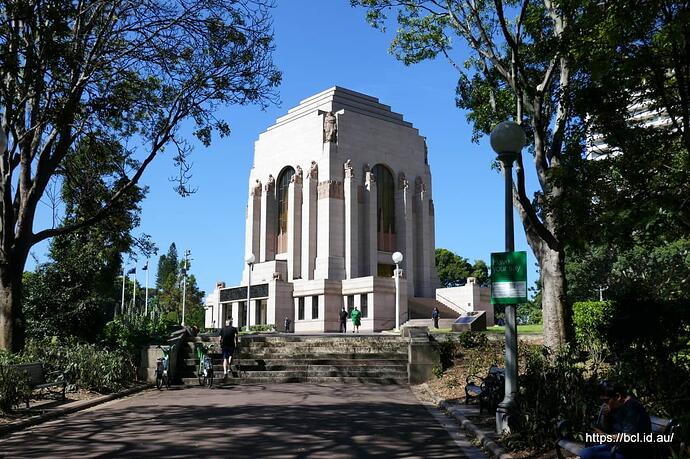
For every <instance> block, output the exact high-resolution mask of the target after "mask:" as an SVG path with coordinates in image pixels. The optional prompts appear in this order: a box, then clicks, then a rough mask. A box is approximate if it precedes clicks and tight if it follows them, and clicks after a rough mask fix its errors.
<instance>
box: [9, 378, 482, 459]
mask: <svg viewBox="0 0 690 459" xmlns="http://www.w3.org/2000/svg"><path fill="white" fill-rule="evenodd" d="M439 421H440V422H444V417H443V416H440V415H439V414H438V413H437V412H434V410H430V409H429V408H427V407H426V406H425V405H422V404H420V403H419V402H418V401H417V399H416V398H415V397H414V395H413V394H412V393H411V392H410V390H409V388H407V387H399V386H366V385H342V386H332V385H329V386H322V385H314V384H280V385H266V386H262V385H256V386H234V387H231V388H227V389H211V390H209V389H203V388H187V389H178V390H175V389H172V390H169V391H167V390H163V391H156V390H150V391H146V392H144V393H141V394H138V395H134V396H131V397H129V398H125V399H121V400H116V401H113V402H109V403H106V404H103V405H100V406H98V407H95V408H92V409H89V410H86V411H83V412H80V413H76V414H73V415H70V416H67V417H65V418H63V419H59V420H56V421H52V422H49V423H46V424H43V425H40V426H36V427H33V428H31V429H28V430H25V431H22V432H18V433H16V434H14V435H11V436H9V437H7V438H2V439H0V457H8V458H21V457H41V458H46V457H61V458H80V459H81V458H87V457H142V456H145V457H166V458H181V457H203V458H208V457H225V458H237V457H247V458H263V457H281V458H282V457H285V458H288V457H296V458H307V457H310V458H311V457H314V458H329V459H330V458H350V457H381V458H393V457H406V458H409V457H419V458H451V457H452V458H472V459H477V458H484V457H485V456H484V455H483V454H482V453H481V452H480V451H479V450H478V449H476V448H474V447H472V446H469V442H468V441H467V440H466V439H465V438H464V437H463V436H462V435H460V434H458V433H457V432H456V431H455V430H454V426H453V424H452V423H450V424H449V423H447V422H444V424H446V427H449V428H448V430H446V428H444V427H443V426H442V425H441V424H440V423H439Z"/></svg>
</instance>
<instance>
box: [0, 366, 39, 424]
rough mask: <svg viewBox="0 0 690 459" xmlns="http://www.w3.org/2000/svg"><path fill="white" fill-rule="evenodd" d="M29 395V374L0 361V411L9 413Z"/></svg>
mask: <svg viewBox="0 0 690 459" xmlns="http://www.w3.org/2000/svg"><path fill="white" fill-rule="evenodd" d="M30 395H31V387H30V386H29V375H27V374H26V373H24V372H19V371H17V370H15V369H14V368H12V367H11V366H10V365H9V364H7V363H0V412H3V413H9V412H11V411H12V409H13V407H14V406H15V405H18V404H20V403H23V402H24V400H26V399H27V398H28V397H29V396H30Z"/></svg>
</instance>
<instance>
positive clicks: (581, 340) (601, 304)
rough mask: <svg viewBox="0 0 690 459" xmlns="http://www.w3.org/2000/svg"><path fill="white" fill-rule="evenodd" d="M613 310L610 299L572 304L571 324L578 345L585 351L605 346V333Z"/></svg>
mask: <svg viewBox="0 0 690 459" xmlns="http://www.w3.org/2000/svg"><path fill="white" fill-rule="evenodd" d="M615 312H616V309H615V307H614V304H613V303H612V302H611V301H580V302H577V303H575V304H573V325H574V327H575V339H576V341H577V344H578V346H579V347H580V348H581V349H583V350H587V351H593V350H600V349H604V348H606V347H607V346H608V336H607V333H608V331H609V329H610V328H611V321H612V320H613V317H614V314H615Z"/></svg>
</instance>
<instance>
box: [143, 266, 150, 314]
mask: <svg viewBox="0 0 690 459" xmlns="http://www.w3.org/2000/svg"><path fill="white" fill-rule="evenodd" d="M144 295H145V296H146V299H145V300H144V316H145V317H148V315H149V260H148V259H146V291H145V293H144Z"/></svg>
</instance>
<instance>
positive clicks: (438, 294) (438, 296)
mask: <svg viewBox="0 0 690 459" xmlns="http://www.w3.org/2000/svg"><path fill="white" fill-rule="evenodd" d="M436 298H441V299H444V300H446V301H447V302H448V303H450V304H452V305H453V306H454V308H453V306H448V305H447V304H446V303H444V302H443V301H439V303H442V304H444V305H445V306H448V307H449V308H451V309H456V312H458V311H459V312H460V313H461V314H467V312H468V310H467V309H465V308H463V307H462V306H460V305H458V304H456V303H455V302H454V301H452V300H451V299H450V298H448V297H446V296H443V295H441V294H440V293H438V290H437V291H436Z"/></svg>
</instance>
